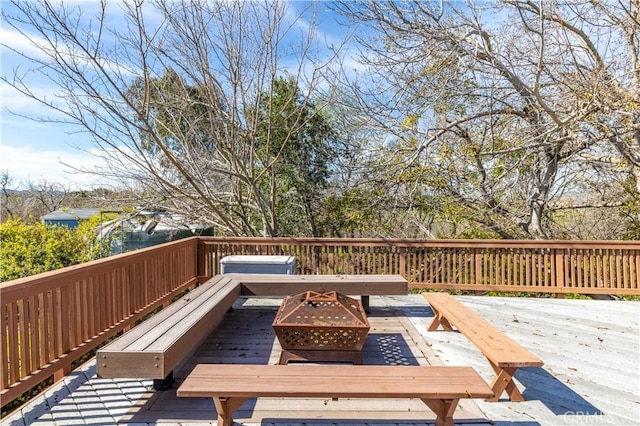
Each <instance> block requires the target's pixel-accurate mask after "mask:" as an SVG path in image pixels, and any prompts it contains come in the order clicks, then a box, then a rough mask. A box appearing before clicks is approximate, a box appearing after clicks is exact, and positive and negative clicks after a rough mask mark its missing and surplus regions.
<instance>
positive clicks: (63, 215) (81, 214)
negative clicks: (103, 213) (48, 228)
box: [42, 209, 100, 220]
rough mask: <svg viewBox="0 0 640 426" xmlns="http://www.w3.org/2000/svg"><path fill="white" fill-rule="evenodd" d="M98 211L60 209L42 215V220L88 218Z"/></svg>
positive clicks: (98, 211)
mask: <svg viewBox="0 0 640 426" xmlns="http://www.w3.org/2000/svg"><path fill="white" fill-rule="evenodd" d="M98 213H100V210H99V209H60V210H56V211H53V212H51V213H49V214H46V215H44V216H42V220H77V219H89V218H90V217H91V216H94V215H96V214H98Z"/></svg>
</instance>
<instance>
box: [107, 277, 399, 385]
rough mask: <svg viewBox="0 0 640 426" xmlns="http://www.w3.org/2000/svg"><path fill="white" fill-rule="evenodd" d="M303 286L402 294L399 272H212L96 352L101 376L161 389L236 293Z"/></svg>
mask: <svg viewBox="0 0 640 426" xmlns="http://www.w3.org/2000/svg"><path fill="white" fill-rule="evenodd" d="M307 290H327V291H330V290H335V291H338V292H344V293H345V294H356V295H358V294H359V295H364V294H366V295H384V294H394V295H395V294H407V293H408V285H407V281H406V280H405V279H404V278H402V277H401V276H399V275H279V274H227V275H216V276H215V277H213V278H211V279H209V280H208V281H206V282H205V283H203V284H202V285H200V286H199V287H197V288H196V289H195V290H193V291H191V292H189V293H187V294H186V295H185V296H184V297H182V298H181V299H179V300H177V301H176V302H174V303H172V304H171V305H169V306H168V307H166V308H164V309H163V310H162V311H160V312H158V313H157V314H155V315H154V316H152V317H151V318H149V319H147V320H146V321H143V322H142V323H141V324H138V325H136V326H135V327H133V328H132V329H131V330H129V331H127V332H126V333H124V334H123V335H122V336H120V337H118V338H117V339H116V340H114V341H113V342H111V343H109V344H108V345H106V346H104V347H103V348H101V349H99V350H98V351H97V354H96V362H97V374H98V376H99V377H102V378H146V379H153V380H154V388H155V389H156V390H162V389H166V388H167V387H168V386H169V385H170V384H171V383H172V381H173V371H174V370H175V369H176V368H177V367H178V366H179V365H181V364H182V363H183V362H184V361H186V359H187V358H188V357H189V356H190V355H191V354H192V353H193V352H194V351H195V349H197V347H198V346H199V345H200V343H201V342H202V341H203V340H204V339H205V338H206V337H207V336H208V335H209V334H211V332H212V331H213V329H214V328H215V327H216V326H217V325H218V323H219V322H220V321H221V320H222V319H223V317H224V314H225V313H226V312H227V311H228V310H229V309H230V308H231V307H232V306H233V303H234V302H235V301H236V300H237V299H238V298H239V297H241V296H243V295H245V296H278V297H284V296H290V295H293V294H296V293H300V292H303V291H307Z"/></svg>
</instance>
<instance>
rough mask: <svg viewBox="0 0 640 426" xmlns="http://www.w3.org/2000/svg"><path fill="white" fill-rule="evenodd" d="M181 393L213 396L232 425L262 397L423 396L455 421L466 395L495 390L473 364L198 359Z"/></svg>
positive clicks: (439, 421) (222, 421) (446, 420)
mask: <svg viewBox="0 0 640 426" xmlns="http://www.w3.org/2000/svg"><path fill="white" fill-rule="evenodd" d="M177 395H178V396H180V397H208V398H213V402H214V404H215V407H216V411H217V412H218V426H231V425H232V424H233V413H234V412H235V411H236V410H237V409H238V408H240V406H242V404H244V402H245V401H246V400H247V399H249V398H260V397H282V398H286V397H291V398H334V399H336V398H418V399H421V400H422V401H423V402H424V403H425V404H426V405H427V406H428V407H429V408H430V409H431V410H432V411H433V412H434V413H435V414H436V425H437V426H441V425H447V426H453V414H454V411H455V409H456V407H457V405H458V401H459V400H460V399H461V398H488V397H491V396H492V395H493V392H492V391H491V389H490V388H489V386H488V385H487V384H486V382H485V381H484V380H483V379H482V378H481V377H480V375H479V374H478V373H477V372H476V371H475V370H474V369H473V368H471V367H440V366H438V367H431V366H424V367H421V366H373V365H366V366H349V365H327V364H325V365H228V364H198V365H197V366H196V367H195V368H194V369H193V371H192V372H191V373H190V374H189V375H188V376H187V378H186V379H185V380H184V382H183V383H182V384H181V385H180V387H179V388H178V391H177Z"/></svg>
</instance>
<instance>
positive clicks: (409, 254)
mask: <svg viewBox="0 0 640 426" xmlns="http://www.w3.org/2000/svg"><path fill="white" fill-rule="evenodd" d="M234 254H287V255H293V256H295V257H296V267H297V270H296V273H299V274H400V275H402V276H404V277H405V278H407V280H408V281H409V282H410V285H411V286H412V287H418V288H436V289H458V290H460V289H462V290H472V291H487V290H501V291H516V292H536V293H555V294H565V293H582V294H597V293H606V294H625V295H640V289H639V283H640V243H638V242H616V241H578V242H576V241H502V240H500V241H488V240H420V241H418V240H389V239H385V240H383V239H317V238H299V239H295V238H269V239H259V238H258V239H256V238H218V237H201V238H195V237H194V238H189V239H186V240H181V241H178V242H173V243H168V244H164V245H160V246H155V247H152V248H149V249H144V250H139V251H135V252H131V253H126V254H123V255H118V256H114V257H110V258H106V259H101V260H97V261H93V262H89V263H85V264H82V265H77V266H72V267H68V268H64V269H60V270H58V271H53V272H47V273H44V274H39V275H35V276H32V277H27V278H23V279H19V280H14V281H9V282H6V283H2V284H1V287H0V291H1V292H0V330H2V335H1V336H0V350H1V364H0V384H1V386H2V388H1V390H0V399H1V400H2V404H3V406H4V405H5V404H7V403H9V402H11V400H13V399H14V398H16V397H18V396H19V395H21V394H22V393H23V392H25V391H27V390H29V389H31V388H33V387H35V386H37V385H38V384H40V383H41V382H43V381H44V380H45V379H47V378H48V377H51V376H53V377H54V379H56V380H57V379H60V378H62V377H64V375H66V374H67V373H68V372H69V370H70V368H71V365H72V362H74V361H75V360H77V359H79V358H80V357H82V356H83V355H85V354H86V353H88V352H89V351H91V350H92V349H94V348H96V347H97V346H98V345H100V344H101V343H103V342H105V341H106V340H108V339H110V338H111V337H113V336H115V335H116V334H117V333H119V332H121V331H124V330H127V329H128V328H130V327H132V326H133V325H135V324H136V322H138V321H139V320H141V319H142V318H143V317H144V316H145V315H147V314H148V313H150V312H152V311H153V310H154V309H156V308H159V307H162V306H166V305H168V304H169V303H170V302H171V300H172V299H173V298H174V296H175V295H177V294H179V293H180V292H181V291H183V290H185V289H187V288H191V287H194V286H195V285H197V283H198V282H203V281H205V280H206V279H207V278H208V277H211V276H213V275H215V274H217V273H218V272H219V264H220V259H222V258H223V257H224V256H228V255H234ZM98 361H99V360H98Z"/></svg>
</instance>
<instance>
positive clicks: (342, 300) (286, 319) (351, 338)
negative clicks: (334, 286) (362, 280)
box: [273, 291, 369, 363]
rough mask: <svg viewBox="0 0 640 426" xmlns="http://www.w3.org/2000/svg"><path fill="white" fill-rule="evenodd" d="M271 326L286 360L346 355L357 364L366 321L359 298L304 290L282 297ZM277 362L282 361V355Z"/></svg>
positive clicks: (366, 328) (330, 357)
mask: <svg viewBox="0 0 640 426" xmlns="http://www.w3.org/2000/svg"><path fill="white" fill-rule="evenodd" d="M273 328H274V331H275V333H276V336H277V337H278V341H279V342H280V346H282V349H283V350H284V351H285V352H287V353H286V354H285V352H283V354H284V355H286V356H288V359H289V360H291V359H292V355H297V357H296V356H294V357H293V358H296V359H309V358H318V359H329V360H334V359H335V360H338V359H339V358H347V359H348V360H351V361H353V362H354V363H361V355H360V351H361V350H362V346H363V345H364V342H365V339H366V337H367V334H368V333H369V321H368V320H367V316H366V314H365V313H364V309H363V307H362V304H361V303H360V301H359V300H356V299H353V298H351V297H348V296H345V295H344V294H341V293H337V292H335V291H329V292H317V291H307V292H305V293H301V294H297V295H295V296H291V297H287V298H286V299H284V301H283V302H282V305H280V309H279V310H278V313H277V314H276V317H275V320H274V321H273ZM301 351H302V352H301ZM309 351H311V352H309ZM320 351H325V353H322V352H320ZM334 351H344V352H350V354H346V353H345V354H344V356H341V355H340V354H339V353H337V354H336V353H333V352H334ZM354 353H355V354H354ZM358 360H360V362H358ZM281 363H286V362H283V358H281Z"/></svg>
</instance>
